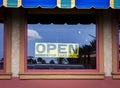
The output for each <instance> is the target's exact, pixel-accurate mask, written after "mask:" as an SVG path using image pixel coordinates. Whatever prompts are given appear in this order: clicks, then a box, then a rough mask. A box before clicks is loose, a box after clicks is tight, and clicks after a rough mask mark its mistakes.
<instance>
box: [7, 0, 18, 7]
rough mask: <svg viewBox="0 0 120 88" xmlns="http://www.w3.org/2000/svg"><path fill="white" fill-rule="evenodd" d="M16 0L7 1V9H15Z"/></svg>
mask: <svg viewBox="0 0 120 88" xmlns="http://www.w3.org/2000/svg"><path fill="white" fill-rule="evenodd" d="M17 5H18V0H7V6H8V7H17Z"/></svg>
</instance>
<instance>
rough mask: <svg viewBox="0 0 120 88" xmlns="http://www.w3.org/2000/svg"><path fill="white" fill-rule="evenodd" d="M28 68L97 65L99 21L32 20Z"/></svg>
mask: <svg viewBox="0 0 120 88" xmlns="http://www.w3.org/2000/svg"><path fill="white" fill-rule="evenodd" d="M27 57H28V58H27V63H28V64H27V68H28V69H96V24H94V23H93V22H91V23H90V24H87V23H86V24H80V23H78V24H67V23H65V24H53V23H51V24H40V23H37V24H28V29H27Z"/></svg>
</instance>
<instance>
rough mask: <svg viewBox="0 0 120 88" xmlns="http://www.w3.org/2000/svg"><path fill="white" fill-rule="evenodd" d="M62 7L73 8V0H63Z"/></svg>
mask: <svg viewBox="0 0 120 88" xmlns="http://www.w3.org/2000/svg"><path fill="white" fill-rule="evenodd" d="M61 8H71V0H61Z"/></svg>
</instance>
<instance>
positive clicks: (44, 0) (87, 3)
mask: <svg viewBox="0 0 120 88" xmlns="http://www.w3.org/2000/svg"><path fill="white" fill-rule="evenodd" d="M0 6H5V7H12V8H13V7H14V8H18V7H21V6H22V7H24V8H37V7H41V8H55V7H58V8H74V7H76V8H84V9H86V8H91V7H94V8H109V7H111V8H120V0H0Z"/></svg>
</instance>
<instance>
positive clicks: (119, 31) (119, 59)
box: [118, 23, 120, 69]
mask: <svg viewBox="0 0 120 88" xmlns="http://www.w3.org/2000/svg"><path fill="white" fill-rule="evenodd" d="M118 35H119V42H118V43H119V45H118V47H119V49H118V52H119V54H118V55H119V58H118V62H119V64H118V68H119V69H120V23H119V30H118Z"/></svg>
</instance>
